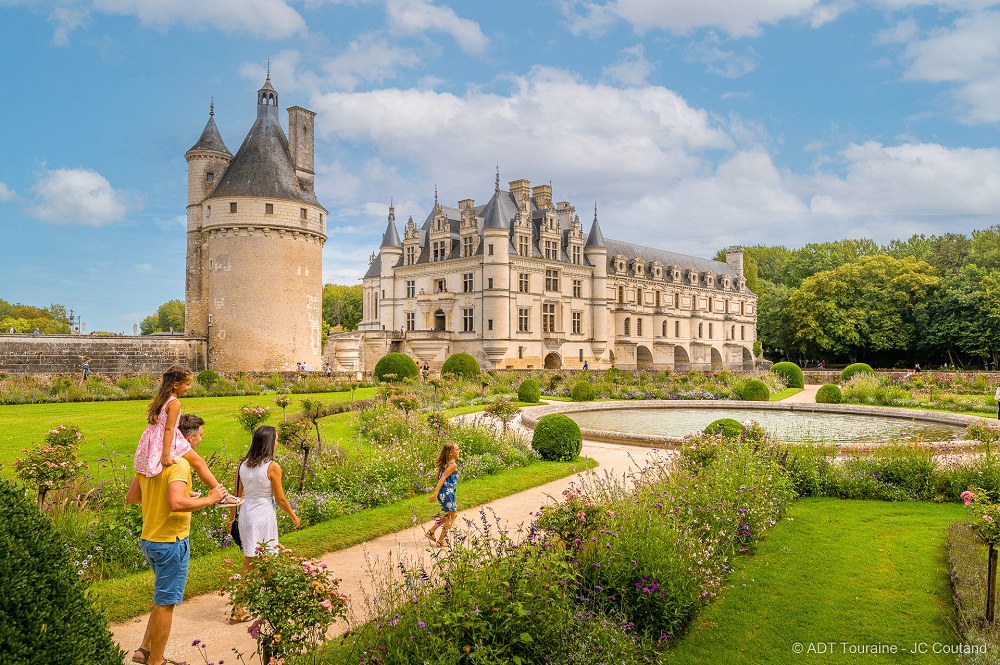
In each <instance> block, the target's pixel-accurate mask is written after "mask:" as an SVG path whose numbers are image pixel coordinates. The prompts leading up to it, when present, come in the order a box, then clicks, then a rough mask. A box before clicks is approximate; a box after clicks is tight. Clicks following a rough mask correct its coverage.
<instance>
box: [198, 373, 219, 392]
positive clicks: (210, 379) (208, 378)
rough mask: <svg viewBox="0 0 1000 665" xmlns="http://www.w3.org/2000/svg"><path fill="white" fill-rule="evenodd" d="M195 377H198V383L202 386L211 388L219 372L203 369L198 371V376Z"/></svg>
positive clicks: (217, 378) (216, 380) (216, 381)
mask: <svg viewBox="0 0 1000 665" xmlns="http://www.w3.org/2000/svg"><path fill="white" fill-rule="evenodd" d="M195 378H196V379H198V385H200V386H203V387H205V388H211V387H212V384H214V383H218V381H219V374H218V373H217V372H213V371H212V370H210V369H204V370H202V371H200V372H198V376H197V377H195Z"/></svg>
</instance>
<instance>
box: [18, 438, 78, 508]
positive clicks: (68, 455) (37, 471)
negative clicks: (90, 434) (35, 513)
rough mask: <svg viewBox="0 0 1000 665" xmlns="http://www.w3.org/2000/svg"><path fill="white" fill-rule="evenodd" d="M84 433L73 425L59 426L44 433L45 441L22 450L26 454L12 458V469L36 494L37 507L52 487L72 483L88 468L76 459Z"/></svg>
mask: <svg viewBox="0 0 1000 665" xmlns="http://www.w3.org/2000/svg"><path fill="white" fill-rule="evenodd" d="M82 438H83V434H81V433H80V430H78V429H77V428H76V427H73V426H72V425H70V426H68V427H67V426H65V425H60V426H59V427H56V428H55V429H51V430H49V433H48V434H46V435H45V444H44V445H42V446H39V447H37V448H35V449H34V450H30V451H29V450H27V449H24V450H22V451H21V452H23V453H24V454H25V457H22V458H20V459H17V460H14V471H15V472H17V477H18V478H20V479H21V480H22V481H23V482H24V483H25V484H27V485H29V486H33V487H34V488H35V490H36V491H37V493H38V509H39V510H41V509H42V506H44V505H45V496H46V495H47V494H48V493H49V492H50V491H51V490H53V489H57V488H59V487H65V486H67V485H71V484H72V483H73V482H74V481H75V480H76V478H77V476H78V475H79V474H80V472H81V471H82V470H84V469H86V468H87V464H86V463H85V462H81V461H80V460H78V459H77V458H76V454H77V452H78V451H79V448H80V444H79V441H80V439H82Z"/></svg>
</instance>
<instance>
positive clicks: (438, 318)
mask: <svg viewBox="0 0 1000 665" xmlns="http://www.w3.org/2000/svg"><path fill="white" fill-rule="evenodd" d="M445 321H446V319H445V316H444V311H443V310H440V309H439V310H438V311H436V312H434V330H444V329H445V325H446V324H445Z"/></svg>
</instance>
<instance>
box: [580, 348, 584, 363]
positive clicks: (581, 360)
mask: <svg viewBox="0 0 1000 665" xmlns="http://www.w3.org/2000/svg"><path fill="white" fill-rule="evenodd" d="M580 362H583V349H580Z"/></svg>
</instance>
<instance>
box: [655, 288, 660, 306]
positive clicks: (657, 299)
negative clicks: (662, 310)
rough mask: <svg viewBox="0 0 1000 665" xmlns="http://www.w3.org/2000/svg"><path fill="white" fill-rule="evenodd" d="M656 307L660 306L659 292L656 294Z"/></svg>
mask: <svg viewBox="0 0 1000 665" xmlns="http://www.w3.org/2000/svg"><path fill="white" fill-rule="evenodd" d="M656 306H657V307H659V306H660V292H659V291H657V292H656Z"/></svg>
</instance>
